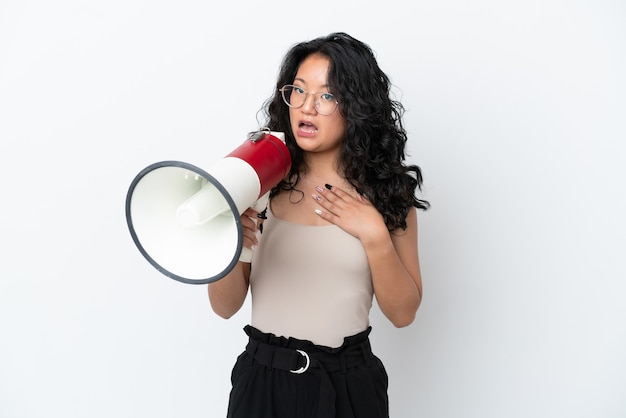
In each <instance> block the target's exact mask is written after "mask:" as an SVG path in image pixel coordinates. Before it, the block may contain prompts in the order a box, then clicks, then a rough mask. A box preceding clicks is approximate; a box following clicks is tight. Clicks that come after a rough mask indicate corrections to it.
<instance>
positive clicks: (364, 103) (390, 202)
mask: <svg viewBox="0 0 626 418" xmlns="http://www.w3.org/2000/svg"><path fill="white" fill-rule="evenodd" d="M313 53H319V54H322V55H324V56H326V57H328V58H329V60H330V65H329V69H328V84H329V88H330V92H331V93H332V94H333V95H334V96H335V97H336V98H337V100H338V101H339V108H338V110H339V111H340V112H341V113H342V115H343V116H344V118H345V120H346V133H345V138H344V140H343V141H342V146H341V150H340V154H339V169H340V170H341V172H340V174H342V175H343V176H344V177H345V179H346V180H347V181H348V182H349V183H350V184H351V185H352V186H353V187H354V188H355V189H356V190H357V192H358V193H361V194H363V195H365V196H366V197H367V198H368V199H369V200H370V201H371V202H372V204H373V205H374V206H375V207H376V208H377V209H378V211H379V212H380V213H381V214H382V216H383V218H384V220H385V224H386V225H387V228H388V229H389V230H390V231H393V230H396V229H398V228H402V229H406V226H407V225H406V216H407V214H408V212H409V209H410V208H411V207H412V206H415V207H417V208H419V209H423V210H425V209H427V208H428V207H429V206H430V204H429V203H428V202H427V201H426V200H420V199H418V198H417V197H416V196H415V192H416V190H417V189H419V190H421V186H422V173H421V170H420V168H419V167H418V166H417V165H406V164H405V163H404V160H405V147H406V142H407V134H406V130H405V129H404V126H403V123H402V115H403V113H404V107H403V105H402V104H401V103H400V102H399V101H396V100H393V99H392V98H391V97H390V88H391V83H390V80H389V77H388V76H387V75H386V74H385V73H384V72H383V71H382V70H381V69H380V68H379V66H378V63H377V61H376V58H375V57H374V54H373V52H372V50H371V48H370V47H369V46H368V45H366V44H364V43H363V42H361V41H359V40H357V39H355V38H353V37H351V36H350V35H348V34H346V33H343V32H336V33H331V34H330V35H328V36H323V37H319V38H316V39H313V40H311V41H306V42H301V43H298V44H296V45H294V46H293V47H292V48H291V49H290V50H289V51H288V53H287V54H286V55H285V57H284V59H283V62H282V64H281V67H280V71H279V76H278V80H277V83H276V89H275V91H274V94H273V96H272V97H271V98H269V99H268V100H267V101H266V103H265V105H264V111H265V116H266V119H267V122H266V126H267V127H268V128H270V129H271V130H273V131H280V132H284V133H285V138H286V143H287V147H288V148H289V151H290V153H291V157H292V166H291V171H290V173H289V175H288V176H287V178H286V179H284V180H283V181H282V182H281V183H279V184H278V186H276V187H275V188H274V190H273V191H272V194H276V193H278V192H280V191H281V190H288V191H294V190H297V189H296V185H297V183H298V180H299V179H300V173H301V172H303V171H306V164H305V160H304V152H303V151H302V149H300V148H299V147H298V145H297V144H296V141H295V138H294V136H293V132H292V129H291V123H290V119H289V108H288V106H287V105H285V103H284V102H283V100H282V97H281V94H280V92H279V91H278V89H279V88H281V87H282V86H284V85H285V84H292V83H293V80H294V78H295V76H296V74H297V72H298V68H299V67H300V64H301V63H302V61H304V59H305V58H306V57H308V56H309V55H311V54H313Z"/></svg>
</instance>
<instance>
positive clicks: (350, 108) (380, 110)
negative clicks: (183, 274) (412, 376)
mask: <svg viewBox="0 0 626 418" xmlns="http://www.w3.org/2000/svg"><path fill="white" fill-rule="evenodd" d="M389 92H390V81H389V78H388V77H387V76H386V75H385V74H384V73H383V72H382V70H381V69H380V68H379V66H378V64H377V62H376V59H375V57H374V55H373V53H372V51H371V49H370V48H369V46H367V45H366V44H364V43H362V42H360V41H358V40H356V39H354V38H353V37H351V36H349V35H347V34H345V33H333V34H330V35H328V36H325V37H320V38H317V39H314V40H311V41H308V42H302V43H300V44H297V45H295V46H293V47H292V48H291V50H290V51H289V52H288V53H287V55H286V56H285V58H284V60H283V63H282V66H281V70H280V73H279V77H278V82H277V86H276V91H275V93H274V95H273V97H272V98H270V99H269V100H268V102H267V103H266V106H265V109H266V112H267V124H266V126H267V127H268V128H269V129H271V130H272V131H280V132H284V133H285V137H286V142H287V146H288V147H289V150H290V152H291V155H292V167H291V171H290V173H289V175H288V176H287V178H285V179H284V180H283V181H282V182H281V183H280V184H279V185H278V186H277V187H276V188H274V190H272V192H271V194H270V201H269V204H268V207H267V209H266V210H265V211H264V212H262V213H261V214H259V213H257V212H256V211H254V210H252V209H249V210H247V211H246V212H244V214H243V216H242V223H243V225H244V229H245V239H244V241H245V242H244V243H245V245H246V246H247V247H251V248H253V249H254V253H253V258H252V262H251V263H244V262H239V263H238V264H237V266H236V267H235V269H233V271H232V272H231V273H229V275H227V276H226V277H224V278H223V279H221V280H219V281H217V282H214V283H211V284H210V285H209V299H210V302H211V306H212V308H213V310H214V311H215V312H216V313H217V314H218V315H220V316H221V317H224V318H229V317H231V316H232V315H234V314H235V313H236V312H237V311H238V310H239V309H240V308H241V306H242V304H243V303H244V300H245V298H246V295H247V293H248V289H249V288H250V291H251V295H252V318H251V322H250V325H249V326H246V327H245V331H246V333H247V334H248V336H249V343H248V345H247V347H246V350H245V351H244V352H243V353H242V354H241V355H240V356H239V358H238V360H237V363H236V364H235V366H234V368H233V374H232V384H233V388H232V391H231V395H230V403H229V408H228V416H229V417H247V418H250V417H288V418H294V417H298V418H302V417H322V416H323V417H335V416H337V417H388V415H389V412H388V411H389V407H388V397H387V374H386V372H385V369H384V366H383V364H382V363H381V361H380V360H379V359H378V358H377V357H376V356H375V355H374V354H372V352H371V348H370V344H369V333H370V331H371V327H370V325H369V312H370V308H371V306H372V300H373V296H374V295H375V296H376V300H377V303H378V305H379V307H380V309H381V310H382V312H383V313H384V314H385V316H386V317H387V318H388V319H389V320H390V321H391V322H392V323H393V324H394V325H395V326H396V327H404V326H407V325H409V324H411V322H412V321H413V319H414V317H415V314H416V311H417V309H418V307H419V305H420V302H421V298H422V280H421V275H420V266H419V258H418V248H417V242H418V239H417V214H416V212H417V209H418V208H419V209H426V208H427V207H428V202H426V201H424V200H419V199H417V198H416V197H415V192H416V190H418V189H419V188H420V187H421V183H422V176H421V172H420V169H419V167H417V166H415V165H405V164H404V158H405V144H406V140H407V138H406V132H405V130H404V128H403V125H402V121H401V117H402V112H403V107H402V105H401V104H400V103H399V102H397V101H394V100H392V99H391V98H390V96H389ZM257 218H262V219H260V220H259V225H257V223H256V222H255V221H256V220H257ZM261 222H262V223H261ZM261 231H262V233H260V232H261Z"/></svg>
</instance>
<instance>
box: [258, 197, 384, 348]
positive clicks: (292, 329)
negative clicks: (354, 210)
mask: <svg viewBox="0 0 626 418" xmlns="http://www.w3.org/2000/svg"><path fill="white" fill-rule="evenodd" d="M267 212H268V213H267V219H266V220H265V221H264V223H263V234H261V238H260V239H259V245H258V246H257V247H256V249H255V250H254V253H253V257H252V271H251V274H250V289H251V293H252V319H251V325H252V326H254V327H255V328H258V329H259V330H261V331H263V332H266V333H272V334H275V335H278V336H283V337H294V338H298V339H303V340H309V341H312V342H313V343H315V344H318V345H324V346H328V347H339V346H340V345H341V344H342V343H343V338H344V337H347V336H350V335H354V334H357V333H359V332H361V331H363V330H365V329H366V328H367V327H368V326H369V312H370V309H371V307H372V299H373V294H374V291H373V288H372V279H371V273H370V270H369V265H368V263H367V256H366V254H365V251H364V249H363V246H362V245H361V242H360V241H359V240H358V239H356V238H354V237H353V236H352V235H350V234H348V233H347V232H345V231H343V230H342V229H341V228H339V227H338V226H335V225H328V226H309V225H300V224H295V223H290V222H286V221H283V220H281V219H278V218H276V217H274V216H273V215H272V213H271V210H269V209H268V211H267Z"/></svg>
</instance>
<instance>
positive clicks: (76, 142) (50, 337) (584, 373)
mask: <svg viewBox="0 0 626 418" xmlns="http://www.w3.org/2000/svg"><path fill="white" fill-rule="evenodd" d="M625 22H626V5H625V4H624V3H623V2H621V1H609V0H599V1H598V0H593V1H592V0H589V1H576V0H574V1H558V0H541V1H540V0H529V1H523V2H522V1H517V2H508V1H496V0H492V1H490V0H477V1H471V2H470V1H461V0H443V1H421V0H419V1H415V2H410V1H396V0H390V1H385V2H382V3H381V2H364V1H359V2H357V1H343V2H341V1H326V0H320V1H317V2H292V1H276V2H271V1H270V2H258V1H242V2H223V3H217V2H208V1H199V0H183V1H148V0H123V1H122V0H112V1H97V2H96V1H79V0H73V1H72V0H60V1H43V0H41V1H36V0H20V1H17V0H4V1H3V2H2V3H0V140H1V142H0V157H1V163H0V181H1V183H0V185H1V191H2V201H1V204H0V257H1V258H0V417H3V418H18V417H20V418H21V417H29V418H31V417H65V418H70V417H77V418H84V417H90V418H100V417H106V418H110V417H118V418H119V417H133V418H134V417H148V416H149V417H153V418H157V417H221V416H224V414H225V410H226V404H227V396H228V392H229V389H230V382H229V377H230V369H231V367H232V364H233V362H234V360H235V357H236V356H237V355H238V354H239V352H240V351H241V350H242V349H243V346H244V344H245V338H244V337H245V336H244V334H243V332H242V327H243V326H244V325H245V324H246V323H247V321H248V318H249V307H248V305H247V304H246V305H245V307H244V308H243V310H242V311H241V312H240V313H238V314H237V315H236V316H235V317H234V318H232V319H231V320H229V321H224V320H222V319H219V318H218V317H217V316H216V315H215V314H213V313H212V311H211V309H210V307H209V303H208V300H207V297H206V288H205V286H194V285H186V284H183V283H179V282H176V281H174V280H171V279H168V278H167V277H165V276H163V275H161V274H160V273H159V272H157V271H156V269H154V268H153V267H152V266H151V265H150V264H149V263H148V262H147V261H146V260H145V259H143V257H142V256H141V254H140V253H139V252H138V251H137V248H136V247H135V246H134V243H133V242H132V239H131V237H130V234H129V232H128V228H127V225H126V219H125V214H124V202H125V198H126V192H127V189H128V186H129V185H130V183H131V181H132V179H133V178H134V176H135V175H136V174H137V173H138V172H139V171H140V170H141V169H143V168H144V167H145V166H147V165H149V164H151V163H153V162H156V161H160V160H169V159H175V160H182V161H186V162H189V163H192V164H196V165H200V166H203V167H207V166H209V165H210V164H211V163H213V162H215V161H216V160H218V159H219V158H221V157H222V156H224V155H225V154H227V153H228V152H230V151H231V150H232V149H234V147H235V146H238V145H239V144H240V143H241V142H242V141H243V140H244V139H245V135H246V134H247V132H248V131H250V130H254V129H256V128H257V127H258V122H257V120H256V113H257V110H258V109H259V108H260V107H261V104H262V102H263V100H265V99H266V98H267V97H268V96H269V95H270V94H271V92H272V88H273V86H274V83H275V78H276V74H277V70H278V65H279V62H280V60H281V59H282V57H283V55H284V53H285V52H286V51H287V49H288V48H289V47H290V46H291V45H292V44H294V43H295V42H298V41H301V40H305V39H310V38H312V37H316V36H318V35H324V34H327V33H329V32H331V31H346V32H348V33H350V34H352V35H354V36H355V37H357V38H359V39H361V40H363V41H365V42H367V43H368V44H370V45H371V46H372V48H373V49H374V50H375V51H376V53H377V56H378V59H379V63H380V65H381V67H382V68H383V69H384V70H385V71H386V72H387V73H388V74H389V76H390V77H391V79H392V81H393V83H394V85H395V88H394V92H395V94H396V95H397V97H398V98H400V99H401V100H402V101H403V103H404V104H405V106H406V108H407V113H406V127H407V129H408V132H409V135H410V143H409V151H410V154H411V155H410V161H411V162H415V163H417V164H419V165H420V166H421V167H422V169H423V172H424V177H425V188H424V197H425V198H426V199H428V200H430V201H431V203H432V209H431V210H430V211H428V212H426V213H423V214H421V215H420V247H421V248H420V252H421V257H422V268H423V276H424V301H423V304H422V307H421V308H420V311H419V313H418V316H417V319H416V321H415V323H414V324H412V325H411V326H410V327H408V328H405V329H394V328H393V326H392V325H391V324H389V323H388V322H386V320H385V319H384V318H383V317H382V316H381V314H380V312H379V311H378V308H377V307H374V308H373V311H372V324H373V327H374V332H373V336H372V341H373V346H374V349H375V350H376V352H377V353H378V355H379V356H380V357H381V358H382V359H383V361H384V362H385V363H386V365H387V368H388V372H389V375H390V379H391V380H390V389H389V394H390V398H391V412H392V416H393V417H394V418H399V417H424V418H474V417H476V418H503V417H506V418H517V417H520V418H521V417H533V418H537V417H546V418H547V417H549V418H553V417H568V418H578V417H581V418H582V417H594V418H618V417H624V416H626V354H625V353H626V303H624V293H625V292H626V283H625V280H626V268H625V267H624V261H625V260H624V259H625V255H626V243H625V241H626V226H625V222H624V218H623V217H624V213H626V196H625V191H624V190H625V187H624V181H625V180H626V168H625V167H624V166H625V163H626V158H625V157H626V155H625V153H624V141H625V140H626V129H625V127H624V121H625V116H626V100H625V96H626V86H625V81H624V80H625V78H624V74H626V29H625V27H626V25H625Z"/></svg>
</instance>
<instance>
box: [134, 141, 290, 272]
mask: <svg viewBox="0 0 626 418" xmlns="http://www.w3.org/2000/svg"><path fill="white" fill-rule="evenodd" d="M290 168H291V156H290V154H289V149H288V148H287V146H286V145H285V136H284V134H283V133H282V132H271V131H269V130H261V131H259V132H255V133H253V134H251V135H250V136H249V138H248V139H247V140H246V141H245V142H244V143H243V144H242V145H240V146H239V147H238V148H236V149H235V150H234V151H232V152H231V153H230V154H228V155H227V156H225V157H224V158H223V159H221V160H220V161H218V162H217V163H215V164H214V165H213V166H211V167H210V168H209V169H208V170H206V171H204V170H202V169H200V168H198V167H196V166H194V165H191V164H188V163H184V162H180V161H162V162H158V163H154V164H152V165H150V166H148V167H146V168H145V169H143V170H142V171H141V172H140V173H139V174H138V175H137V176H136V177H135V179H134V180H133V182H132V183H131V186H130V188H129V189H128V194H127V196H126V221H127V223H128V228H129V230H130V234H131V236H132V238H133V241H134V242H135V244H136V245H137V248H138V249H139V251H140V252H141V254H142V255H143V256H144V257H145V258H146V259H147V260H148V261H149V262H150V264H152V265H153V266H154V267H156V269H157V270H159V271H160V272H161V273H163V274H164V275H166V276H168V277H170V278H172V279H175V280H178V281H181V282H184V283H191V284H205V283H211V282H214V281H217V280H219V279H221V278H223V277H224V276H225V275H226V274H228V273H229V272H230V271H231V270H232V269H233V268H234V267H235V265H236V264H237V262H238V261H239V260H242V261H250V259H251V251H250V250H249V249H248V248H245V247H244V246H243V227H242V225H241V214H242V213H243V212H244V211H245V210H246V209H247V208H249V207H254V208H256V209H257V210H258V211H262V210H263V209H264V208H265V205H266V204H267V201H268V196H269V192H270V190H271V189H272V188H273V187H274V186H276V185H277V184H278V183H279V182H280V181H281V180H282V179H284V178H285V176H287V174H288V173H289V169H290Z"/></svg>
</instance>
